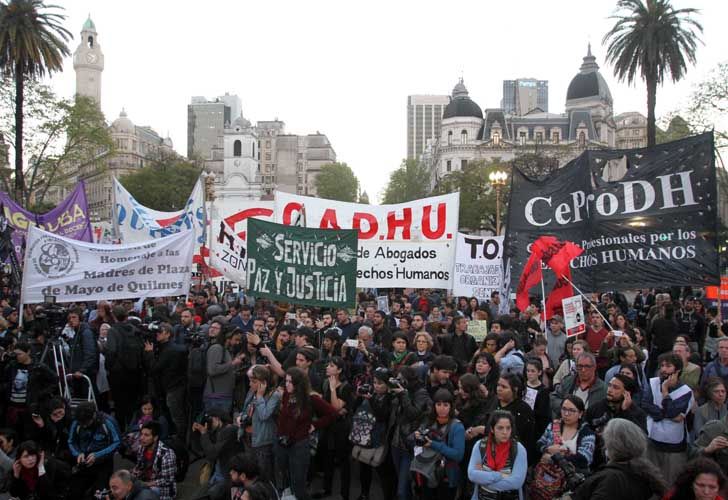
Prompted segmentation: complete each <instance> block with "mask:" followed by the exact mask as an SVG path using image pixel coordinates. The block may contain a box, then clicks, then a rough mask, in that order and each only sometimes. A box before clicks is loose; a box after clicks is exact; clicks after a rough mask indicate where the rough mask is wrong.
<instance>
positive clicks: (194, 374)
mask: <svg viewBox="0 0 728 500" xmlns="http://www.w3.org/2000/svg"><path fill="white" fill-rule="evenodd" d="M209 348H210V346H209V345H201V346H200V347H194V348H192V349H190V354H189V356H188V358H187V380H188V381H189V386H190V387H196V388H200V387H205V382H207V350H208V349H209Z"/></svg>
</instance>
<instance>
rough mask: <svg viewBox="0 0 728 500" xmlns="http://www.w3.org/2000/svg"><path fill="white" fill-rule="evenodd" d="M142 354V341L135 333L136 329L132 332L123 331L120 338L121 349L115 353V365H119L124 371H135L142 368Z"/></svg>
mask: <svg viewBox="0 0 728 500" xmlns="http://www.w3.org/2000/svg"><path fill="white" fill-rule="evenodd" d="M143 355H144V342H143V341H142V338H141V337H140V336H139V335H137V332H136V330H135V331H133V332H124V333H123V337H122V339H121V349H120V350H119V352H118V353H117V354H116V356H117V362H116V367H115V368H118V367H121V368H122V369H124V371H128V372H132V373H137V372H139V371H140V370H141V369H142V356H143Z"/></svg>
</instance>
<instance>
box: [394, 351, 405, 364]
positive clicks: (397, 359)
mask: <svg viewBox="0 0 728 500" xmlns="http://www.w3.org/2000/svg"><path fill="white" fill-rule="evenodd" d="M408 354H409V351H402V352H400V353H396V352H393V353H392V356H394V364H395V365H398V364H400V363H401V362H402V360H403V359H404V358H405V357H406V356H407V355H408Z"/></svg>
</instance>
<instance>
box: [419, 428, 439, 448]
mask: <svg viewBox="0 0 728 500" xmlns="http://www.w3.org/2000/svg"><path fill="white" fill-rule="evenodd" d="M419 433H420V437H419V438H415V445H416V446H425V444H426V443H427V440H428V439H429V440H430V441H435V440H438V441H439V440H442V434H440V432H438V431H436V430H435V429H430V428H428V427H421V428H420V429H419Z"/></svg>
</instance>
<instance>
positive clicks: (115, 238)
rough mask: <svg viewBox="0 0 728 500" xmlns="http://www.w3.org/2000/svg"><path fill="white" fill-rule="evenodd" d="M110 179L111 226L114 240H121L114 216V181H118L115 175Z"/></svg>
mask: <svg viewBox="0 0 728 500" xmlns="http://www.w3.org/2000/svg"><path fill="white" fill-rule="evenodd" d="M111 179H112V180H111V227H112V229H113V230H114V240H118V241H119V242H121V234H119V233H120V231H119V219H118V217H117V216H116V183H117V182H119V181H117V180H116V176H115V175H114V176H112V178H111ZM129 217H131V214H129Z"/></svg>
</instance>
